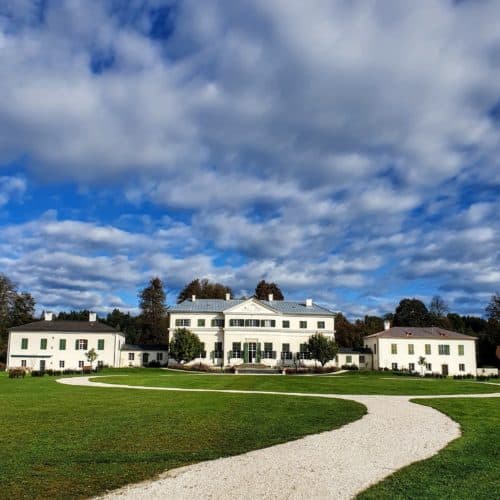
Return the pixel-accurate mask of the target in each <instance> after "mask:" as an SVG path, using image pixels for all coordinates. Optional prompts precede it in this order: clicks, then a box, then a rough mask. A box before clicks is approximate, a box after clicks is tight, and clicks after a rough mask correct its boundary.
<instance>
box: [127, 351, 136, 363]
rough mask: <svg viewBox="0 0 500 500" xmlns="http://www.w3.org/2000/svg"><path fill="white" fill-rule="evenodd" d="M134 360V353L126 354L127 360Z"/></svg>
mask: <svg viewBox="0 0 500 500" xmlns="http://www.w3.org/2000/svg"><path fill="white" fill-rule="evenodd" d="M134 359H135V352H129V353H128V360H129V361H134Z"/></svg>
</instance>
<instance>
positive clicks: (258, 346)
mask: <svg viewBox="0 0 500 500" xmlns="http://www.w3.org/2000/svg"><path fill="white" fill-rule="evenodd" d="M260 355H261V349H260V342H257V353H256V356H255V359H256V361H257V363H260Z"/></svg>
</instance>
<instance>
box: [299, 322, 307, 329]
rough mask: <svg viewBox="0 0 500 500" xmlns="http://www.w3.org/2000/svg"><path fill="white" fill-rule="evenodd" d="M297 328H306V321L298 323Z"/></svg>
mask: <svg viewBox="0 0 500 500" xmlns="http://www.w3.org/2000/svg"><path fill="white" fill-rule="evenodd" d="M299 328H307V321H300V322H299Z"/></svg>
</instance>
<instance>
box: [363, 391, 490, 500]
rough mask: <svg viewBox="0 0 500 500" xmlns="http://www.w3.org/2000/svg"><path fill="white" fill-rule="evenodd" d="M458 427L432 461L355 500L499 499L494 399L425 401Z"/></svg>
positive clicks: (397, 473) (390, 479) (404, 472)
mask: <svg viewBox="0 0 500 500" xmlns="http://www.w3.org/2000/svg"><path fill="white" fill-rule="evenodd" d="M416 402H417V403H420V404H425V405H428V406H432V407H433V408H436V409H437V410H439V411H442V412H443V413H446V414H447V415H449V416H450V417H451V418H452V419H453V420H455V421H457V422H459V423H460V426H461V428H462V433H463V436H462V437H461V438H459V439H457V440H455V441H454V442H452V443H451V444H450V445H448V446H447V447H446V448H445V449H444V450H443V451H441V452H440V453H439V454H438V455H436V456H434V457H432V458H430V459H428V460H424V461H422V462H418V463H416V464H414V465H410V466H408V467H406V468H404V469H401V470H400V471H398V472H396V473H395V474H393V475H392V476H391V477H389V478H388V479H386V480H384V481H382V482H381V483H379V484H377V485H375V486H373V487H371V488H370V489H368V490H367V491H365V492H364V493H362V494H361V495H359V496H358V499H359V500H368V499H376V500H379V499H381V498H391V499H407V498H412V499H413V498H415V499H429V500H435V499H447V500H448V499H469V498H470V499H472V498H473V499H485V500H490V499H493V498H499V497H500V399H499V398H486V399H472V398H471V399H466V398H463V399H425V400H417V401H416Z"/></svg>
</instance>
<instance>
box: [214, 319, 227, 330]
mask: <svg viewBox="0 0 500 500" xmlns="http://www.w3.org/2000/svg"><path fill="white" fill-rule="evenodd" d="M212 326H213V327H217V328H224V320H223V319H213V320H212Z"/></svg>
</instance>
